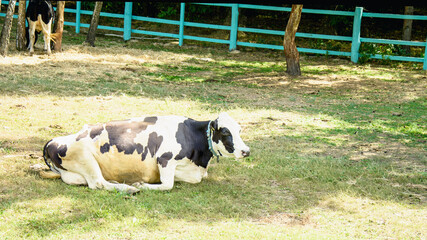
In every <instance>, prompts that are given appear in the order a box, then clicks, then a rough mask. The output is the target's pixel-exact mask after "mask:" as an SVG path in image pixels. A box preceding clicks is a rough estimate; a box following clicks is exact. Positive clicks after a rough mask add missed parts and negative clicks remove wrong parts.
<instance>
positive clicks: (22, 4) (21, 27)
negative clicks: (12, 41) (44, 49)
mask: <svg viewBox="0 0 427 240" xmlns="http://www.w3.org/2000/svg"><path fill="white" fill-rule="evenodd" d="M26 5H27V2H26V1H25V0H19V8H18V26H17V27H16V49H17V50H18V51H22V50H25V49H26V37H25V9H26Z"/></svg>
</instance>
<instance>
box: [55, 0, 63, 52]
mask: <svg viewBox="0 0 427 240" xmlns="http://www.w3.org/2000/svg"><path fill="white" fill-rule="evenodd" d="M64 8H65V1H58V2H57V4H56V16H57V20H56V21H55V25H54V26H55V43H54V47H53V50H55V51H56V52H61V51H62V32H63V31H64Z"/></svg>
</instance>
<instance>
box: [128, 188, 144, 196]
mask: <svg viewBox="0 0 427 240" xmlns="http://www.w3.org/2000/svg"><path fill="white" fill-rule="evenodd" d="M139 191H141V190H140V189H138V188H136V187H129V189H128V190H127V193H129V194H135V193H137V192H139Z"/></svg>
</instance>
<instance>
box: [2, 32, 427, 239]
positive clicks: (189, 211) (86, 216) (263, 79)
mask: <svg viewBox="0 0 427 240" xmlns="http://www.w3.org/2000/svg"><path fill="white" fill-rule="evenodd" d="M84 38H85V36H84V35H71V34H69V35H66V38H65V39H64V42H63V44H64V46H63V48H64V49H63V52H61V53H54V54H53V55H52V56H47V55H44V53H42V52H41V51H40V49H39V51H37V50H36V54H35V55H34V56H28V54H27V53H23V52H16V51H14V50H13V49H11V51H10V54H9V56H8V57H5V58H1V59H0V200H1V203H0V239H58V238H59V239H426V238H427V208H426V206H427V183H426V180H427V170H426V166H427V148H426V146H427V127H426V122H427V101H426V100H427V94H426V87H427V74H426V72H425V71H421V70H419V66H418V67H409V66H401V65H399V64H394V65H386V66H384V65H382V66H381V65H354V64H351V63H350V61H348V60H347V59H333V58H327V57H309V56H303V57H302V59H301V65H302V76H301V77H295V78H294V77H290V76H287V75H286V74H285V62H284V57H283V56H282V53H280V52H273V51H267V50H262V51H261V50H260V51H251V52H245V51H242V52H240V53H238V54H233V53H229V52H227V51H226V46H224V47H223V48H222V47H206V46H205V47H199V46H195V45H190V44H188V45H186V46H184V47H182V48H179V47H178V46H177V44H176V43H174V42H161V43H158V42H149V41H138V40H132V41H130V42H127V43H124V42H122V40H120V39H117V38H112V37H102V38H101V37H99V38H98V39H97V41H98V42H97V47H96V48H92V47H87V46H83V45H81V44H80V43H81V42H83V40H84ZM38 46H39V48H41V46H42V45H41V43H38ZM221 111H227V112H228V113H229V114H230V115H231V116H232V117H233V118H235V119H236V120H237V121H238V122H239V123H240V124H241V125H242V126H243V132H242V138H243V140H244V141H245V142H246V143H247V144H248V145H249V146H250V147H251V152H252V155H251V157H249V158H246V159H243V160H240V161H236V160H233V159H221V160H220V162H219V163H216V161H215V162H213V163H212V166H211V167H210V168H209V178H208V179H206V180H204V181H202V183H200V184H196V185H192V184H186V183H177V184H176V185H175V187H174V189H173V190H171V191H167V192H156V191H143V192H141V193H138V194H136V195H134V196H129V195H126V194H122V193H117V192H107V191H102V190H91V189H88V188H87V187H76V186H69V185H66V184H65V183H63V182H62V181H60V180H46V179H41V178H40V177H39V176H38V174H36V173H34V172H31V171H30V170H29V166H31V165H33V164H36V163H42V162H43V161H42V159H41V156H42V152H41V149H42V147H43V145H44V143H46V142H47V141H48V140H49V139H51V138H53V137H56V136H61V135H66V134H70V133H74V132H76V131H78V130H80V128H81V127H82V126H83V125H84V124H85V123H97V122H105V121H109V120H119V119H126V118H129V117H135V116H144V115H170V114H176V115H185V116H188V117H191V118H194V119H197V120H208V119H215V118H216V117H217V115H218V113H219V112H221Z"/></svg>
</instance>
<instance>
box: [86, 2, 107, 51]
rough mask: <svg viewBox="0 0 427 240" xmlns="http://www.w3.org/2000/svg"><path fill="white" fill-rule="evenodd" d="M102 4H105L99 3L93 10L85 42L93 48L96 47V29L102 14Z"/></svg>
mask: <svg viewBox="0 0 427 240" xmlns="http://www.w3.org/2000/svg"><path fill="white" fill-rule="evenodd" d="M102 3H103V2H99V1H98V2H96V3H95V9H94V10H93V14H92V20H91V21H90V27H89V31H88V33H87V37H86V41H85V42H86V43H88V44H89V45H91V46H92V47H95V35H96V29H97V28H98V21H99V14H100V13H101V9H102Z"/></svg>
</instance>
